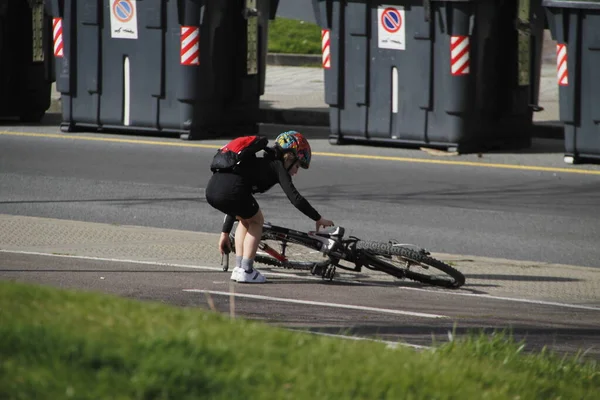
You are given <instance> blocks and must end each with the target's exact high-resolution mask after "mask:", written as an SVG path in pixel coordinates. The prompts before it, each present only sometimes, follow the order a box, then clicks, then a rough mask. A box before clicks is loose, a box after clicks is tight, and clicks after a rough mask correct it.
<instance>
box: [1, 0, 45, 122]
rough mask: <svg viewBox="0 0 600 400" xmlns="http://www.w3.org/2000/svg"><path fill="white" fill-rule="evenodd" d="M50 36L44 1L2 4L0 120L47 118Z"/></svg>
mask: <svg viewBox="0 0 600 400" xmlns="http://www.w3.org/2000/svg"><path fill="white" fill-rule="evenodd" d="M51 35H52V31H51V26H50V18H49V17H48V16H47V15H45V14H44V4H43V0H28V1H27V0H19V1H2V2H0V117H18V118H20V119H21V121H23V122H39V121H40V120H41V119H42V118H43V117H44V114H45V113H46V110H48V108H49V107H50V90H51V86H52V81H53V67H52V64H53V61H52V57H51V55H52V53H51V50H50V46H51V39H50V38H51Z"/></svg>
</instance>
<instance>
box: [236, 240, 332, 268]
mask: <svg viewBox="0 0 600 400" xmlns="http://www.w3.org/2000/svg"><path fill="white" fill-rule="evenodd" d="M230 240H231V243H232V247H233V248H235V234H233V233H232V234H230ZM265 246H266V247H265ZM270 249H273V250H275V251H276V252H277V253H279V254H280V255H282V256H284V257H285V258H286V261H281V260H279V259H278V258H276V256H275V255H272V254H269V252H270ZM324 257H325V256H324V255H323V253H321V252H320V251H317V250H314V249H312V248H310V247H307V246H306V245H304V244H302V243H300V242H294V241H291V240H289V239H281V238H276V237H274V236H272V235H270V234H269V233H268V232H266V233H263V238H262V240H261V241H260V245H259V249H258V251H257V252H256V256H255V257H254V262H255V263H258V264H263V265H272V266H275V267H282V268H290V269H298V270H306V271H311V272H317V271H320V269H321V268H324V267H327V266H328V265H329V264H330V261H329V258H326V257H325V258H324Z"/></svg>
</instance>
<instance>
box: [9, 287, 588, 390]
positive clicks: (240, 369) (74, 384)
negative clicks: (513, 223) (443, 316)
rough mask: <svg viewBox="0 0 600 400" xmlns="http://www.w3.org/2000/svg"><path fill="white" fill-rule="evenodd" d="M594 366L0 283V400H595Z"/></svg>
mask: <svg viewBox="0 0 600 400" xmlns="http://www.w3.org/2000/svg"><path fill="white" fill-rule="evenodd" d="M598 393H600V374H599V372H598V369H597V365H596V363H595V362H592V361H583V360H581V359H577V358H565V357H563V358H560V357H557V356H556V355H553V354H550V353H542V354H535V355H532V354H522V353H521V348H520V345H519V344H518V343H514V342H513V341H511V340H510V338H509V337H507V336H505V335H502V334H498V335H494V336H492V337H491V338H490V337H489V336H485V335H474V336H471V337H469V338H468V339H466V340H464V341H454V342H451V343H449V344H446V345H442V346H441V347H439V348H436V349H435V350H434V351H416V350H413V349H411V348H405V347H399V348H397V349H389V348H387V347H386V346H385V345H383V344H381V343H375V342H368V341H351V340H343V339H337V338H332V337H321V336H314V335H310V334H306V333H302V332H292V331H287V330H284V329H280V328H276V327H272V326H268V325H266V324H264V323H260V322H253V321H248V320H243V319H230V318H229V317H228V316H226V315H222V314H219V313H216V312H212V311H207V310H202V309H199V308H177V307H172V306H168V305H164V304H160V303H154V302H139V301H134V300H130V299H124V298H119V297H114V296H110V295H104V294H97V293H89V292H78V291H71V290H60V289H55V288H50V287H45V286H37V285H28V284H21V283H12V282H6V281H0V398H2V399H32V398H35V399H66V398H74V399H107V398H111V399H196V398H211V399H249V398H251V399H286V398H290V399H311V400H312V399H345V398H364V399H521V400H523V399H544V400H547V399H559V398H560V399H593V398H594V399H595V398H597V397H596V396H597V394H598Z"/></svg>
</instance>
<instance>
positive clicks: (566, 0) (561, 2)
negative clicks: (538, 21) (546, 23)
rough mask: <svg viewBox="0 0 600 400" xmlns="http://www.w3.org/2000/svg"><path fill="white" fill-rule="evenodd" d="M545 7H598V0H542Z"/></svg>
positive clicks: (599, 6) (599, 3)
mask: <svg viewBox="0 0 600 400" xmlns="http://www.w3.org/2000/svg"><path fill="white" fill-rule="evenodd" d="M542 5H543V6H545V7H560V8H600V0H543V1H542Z"/></svg>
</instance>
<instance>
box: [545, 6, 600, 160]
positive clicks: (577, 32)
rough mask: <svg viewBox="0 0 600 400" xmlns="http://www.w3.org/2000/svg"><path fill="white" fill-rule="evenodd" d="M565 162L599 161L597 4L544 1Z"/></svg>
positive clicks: (599, 33)
mask: <svg viewBox="0 0 600 400" xmlns="http://www.w3.org/2000/svg"><path fill="white" fill-rule="evenodd" d="M543 5H544V6H545V8H546V14H547V19H548V26H549V27H550V32H551V33H552V37H553V39H554V40H556V42H557V45H556V47H557V49H556V56H557V57H556V58H557V84H558V96H559V107H560V111H559V113H560V120H561V121H562V122H563V123H564V134H565V157H564V160H565V162H567V163H577V162H581V161H583V160H590V161H593V160H598V159H600V1H551V0H544V3H543Z"/></svg>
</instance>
